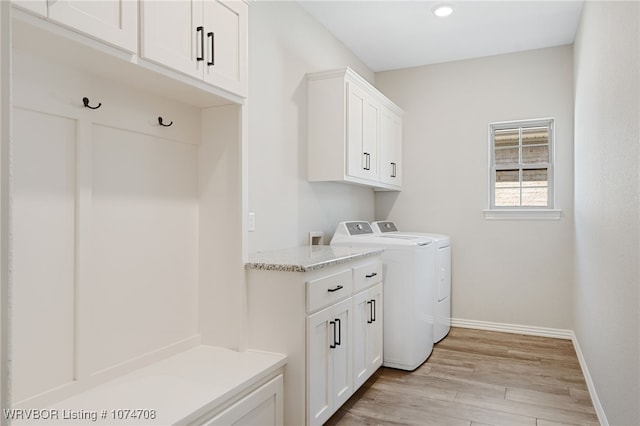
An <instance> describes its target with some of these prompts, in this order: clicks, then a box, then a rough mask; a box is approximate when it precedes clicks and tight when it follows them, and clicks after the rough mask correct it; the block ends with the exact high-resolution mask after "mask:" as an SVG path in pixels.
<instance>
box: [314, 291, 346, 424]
mask: <svg viewBox="0 0 640 426" xmlns="http://www.w3.org/2000/svg"><path fill="white" fill-rule="evenodd" d="M352 303H353V302H352V298H351V297H349V298H348V299H346V300H343V301H342V302H338V303H336V304H335V305H332V306H329V307H328V308H325V309H323V310H322V311H320V312H316V313H315V314H313V315H309V316H308V317H307V423H308V424H309V425H321V424H323V423H324V422H326V421H327V420H328V419H329V417H331V415H332V414H333V413H334V412H335V411H336V410H337V409H338V407H340V406H341V405H342V404H344V403H345V402H346V401H347V400H348V399H349V397H350V396H351V395H352V394H353V370H352V368H353V362H352V359H351V357H352V338H353V330H352V321H353V320H352V315H353V308H352Z"/></svg>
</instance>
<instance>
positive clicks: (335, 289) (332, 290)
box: [327, 285, 344, 293]
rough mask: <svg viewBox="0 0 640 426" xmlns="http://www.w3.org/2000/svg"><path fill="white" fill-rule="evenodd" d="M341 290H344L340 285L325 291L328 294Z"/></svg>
mask: <svg viewBox="0 0 640 426" xmlns="http://www.w3.org/2000/svg"><path fill="white" fill-rule="evenodd" d="M343 288H344V287H342V286H341V285H338V286H337V287H335V288H328V289H327V291H328V292H329V293H333V292H334V291H338V290H342V289H343Z"/></svg>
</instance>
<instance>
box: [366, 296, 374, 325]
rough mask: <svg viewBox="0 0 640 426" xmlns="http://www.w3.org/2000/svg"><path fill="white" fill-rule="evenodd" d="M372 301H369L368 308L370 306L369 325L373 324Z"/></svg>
mask: <svg viewBox="0 0 640 426" xmlns="http://www.w3.org/2000/svg"><path fill="white" fill-rule="evenodd" d="M371 305H372V304H371V300H367V306H369V318H367V324H371V323H372V322H373V311H372V310H371Z"/></svg>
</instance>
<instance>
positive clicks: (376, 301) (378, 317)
mask: <svg viewBox="0 0 640 426" xmlns="http://www.w3.org/2000/svg"><path fill="white" fill-rule="evenodd" d="M353 314H354V315H353V386H354V388H358V387H360V386H361V385H362V384H363V383H364V382H366V381H367V379H368V378H369V377H371V375H372V374H373V373H374V372H375V371H376V370H377V369H378V368H379V367H380V366H381V365H382V329H383V327H382V283H380V284H377V285H375V286H374V287H373V288H371V289H367V290H363V291H361V292H360V293H358V294H356V295H354V296H353Z"/></svg>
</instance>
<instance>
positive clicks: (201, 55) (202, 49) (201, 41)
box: [196, 26, 204, 62]
mask: <svg viewBox="0 0 640 426" xmlns="http://www.w3.org/2000/svg"><path fill="white" fill-rule="evenodd" d="M196 32H199V33H200V56H196V61H198V62H200V61H204V27H202V26H200V27H196ZM196 50H197V49H196Z"/></svg>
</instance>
